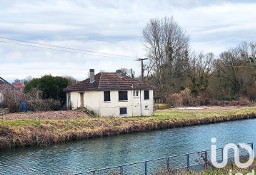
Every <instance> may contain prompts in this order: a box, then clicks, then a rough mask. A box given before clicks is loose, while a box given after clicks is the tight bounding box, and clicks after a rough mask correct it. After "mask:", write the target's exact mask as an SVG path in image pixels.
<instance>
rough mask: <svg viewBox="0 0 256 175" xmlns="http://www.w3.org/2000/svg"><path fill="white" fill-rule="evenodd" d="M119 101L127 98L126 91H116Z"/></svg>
mask: <svg viewBox="0 0 256 175" xmlns="http://www.w3.org/2000/svg"><path fill="white" fill-rule="evenodd" d="M118 96H119V98H118V99H119V101H122V100H128V96H127V91H118Z"/></svg>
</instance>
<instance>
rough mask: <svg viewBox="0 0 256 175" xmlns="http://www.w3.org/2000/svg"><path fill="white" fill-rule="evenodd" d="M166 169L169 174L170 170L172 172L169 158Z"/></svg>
mask: <svg viewBox="0 0 256 175" xmlns="http://www.w3.org/2000/svg"><path fill="white" fill-rule="evenodd" d="M166 166H167V167H166V168H167V172H169V170H170V157H168V158H167V159H166Z"/></svg>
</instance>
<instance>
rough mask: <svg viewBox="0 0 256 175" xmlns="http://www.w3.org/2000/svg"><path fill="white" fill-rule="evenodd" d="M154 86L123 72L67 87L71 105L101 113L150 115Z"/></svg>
mask: <svg viewBox="0 0 256 175" xmlns="http://www.w3.org/2000/svg"><path fill="white" fill-rule="evenodd" d="M153 90H154V86H152V85H150V84H147V83H144V82H141V81H139V80H136V79H133V78H131V77H128V76H125V75H123V74H122V72H121V71H117V72H100V73H98V74H96V75H94V69H90V77H89V78H88V79H86V80H84V81H82V82H79V83H77V84H75V85H73V86H70V87H68V88H66V89H65V91H66V93H67V107H70V108H72V109H77V108H80V107H82V108H83V107H85V108H88V109H89V110H93V111H94V112H96V113H97V114H98V115H99V116H141V115H145V116H150V115H152V113H153V109H154V100H153V99H154V97H153Z"/></svg>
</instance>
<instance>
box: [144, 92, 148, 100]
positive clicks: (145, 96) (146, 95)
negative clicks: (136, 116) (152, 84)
mask: <svg viewBox="0 0 256 175" xmlns="http://www.w3.org/2000/svg"><path fill="white" fill-rule="evenodd" d="M148 99H149V91H144V100H148Z"/></svg>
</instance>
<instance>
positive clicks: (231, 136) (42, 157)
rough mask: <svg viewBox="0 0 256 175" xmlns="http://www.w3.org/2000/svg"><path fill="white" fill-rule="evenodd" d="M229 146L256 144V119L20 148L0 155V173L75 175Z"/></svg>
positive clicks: (2, 152)
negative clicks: (212, 140) (214, 144)
mask: <svg viewBox="0 0 256 175" xmlns="http://www.w3.org/2000/svg"><path fill="white" fill-rule="evenodd" d="M212 137H216V138H217V146H218V147H222V146H224V145H225V144H227V143H236V144H237V143H241V142H243V143H249V142H254V143H256V119H251V120H243V121H232V122H226V123H218V124H211V125H201V126H191V127H184V128H173V129H167V130H160V131H152V132H145V133H135V134H126V135H119V136H111V137H106V138H97V139H89V140H84V141H74V142H68V143H62V144H55V145H52V146H49V147H30V148H17V149H12V150H6V151H1V152H0V174H10V175H12V174H75V173H83V172H85V171H87V170H88V169H98V168H103V167H107V166H115V165H119V164H126V163H132V162H138V161H144V160H150V159H155V158H159V157H165V156H168V155H179V154H182V153H187V152H194V151H200V150H207V149H210V146H211V142H210V139H211V138H212Z"/></svg>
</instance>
